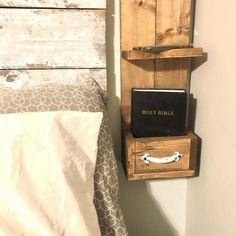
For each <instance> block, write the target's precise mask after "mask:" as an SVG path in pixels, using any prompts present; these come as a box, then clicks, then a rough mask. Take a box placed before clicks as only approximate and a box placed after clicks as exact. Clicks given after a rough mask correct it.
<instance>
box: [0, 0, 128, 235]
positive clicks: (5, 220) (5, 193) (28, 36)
mask: <svg viewBox="0 0 236 236" xmlns="http://www.w3.org/2000/svg"><path fill="white" fill-rule="evenodd" d="M0 6H1V8H0V12H1V14H0V25H1V35H0V40H1V45H2V48H1V51H0V54H1V56H0V69H1V70H0V129H1V134H0V145H1V151H0V173H1V174H0V185H1V188H0V189H1V190H0V191H1V194H0V235H3V236H5V235H6V236H8V235H26V236H28V235H29V236H34V235H43V236H46V235H69V236H73V235H82V236H86V235H91V236H96V235H98V236H99V235H104V236H110V235H111V236H112V235H114V236H115V235H117V236H118V235H119V236H122V235H128V233H127V230H126V226H125V223H124V219H123V215H122V212H121V209H120V207H119V188H118V177H117V165H116V159H115V157H114V151H113V146H112V139H111V135H110V128H109V125H108V118H107V113H106V102H107V97H106V54H105V11H106V8H105V7H106V6H105V1H103V0H96V1H94V0H93V1H92V0H91V1H90V0H86V1H85V0H76V1H69V0H67V1H55V0H51V1H47V2H46V1H40V0H38V1H37V0H35V1H22V0H21V1H8V0H5V1H3V0H0Z"/></svg>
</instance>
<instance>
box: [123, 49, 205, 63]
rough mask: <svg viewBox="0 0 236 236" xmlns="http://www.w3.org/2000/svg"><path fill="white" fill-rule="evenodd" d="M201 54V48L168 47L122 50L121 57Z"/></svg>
mask: <svg viewBox="0 0 236 236" xmlns="http://www.w3.org/2000/svg"><path fill="white" fill-rule="evenodd" d="M202 55H203V49H202V48H181V49H170V50H165V51H161V52H155V51H154V52H147V51H122V57H123V58H124V59H126V60H128V61H133V60H153V59H164V58H184V57H201V56H202Z"/></svg>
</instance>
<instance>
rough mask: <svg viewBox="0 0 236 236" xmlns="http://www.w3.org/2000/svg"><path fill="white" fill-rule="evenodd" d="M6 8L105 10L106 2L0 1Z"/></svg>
mask: <svg viewBox="0 0 236 236" xmlns="http://www.w3.org/2000/svg"><path fill="white" fill-rule="evenodd" d="M0 6H4V7H34V8H36V7H40V8H44V7H45V8H48V7H53V8H54V7H55V8H105V7H106V0H63V1H58V0H47V1H46V0H43V1H42V0H0Z"/></svg>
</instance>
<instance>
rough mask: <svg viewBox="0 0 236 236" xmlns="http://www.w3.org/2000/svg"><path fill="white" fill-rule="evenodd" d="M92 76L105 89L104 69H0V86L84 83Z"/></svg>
mask: <svg viewBox="0 0 236 236" xmlns="http://www.w3.org/2000/svg"><path fill="white" fill-rule="evenodd" d="M90 78H93V79H94V80H95V81H96V82H97V83H98V84H99V85H100V87H101V88H102V89H103V90H107V85H106V69H79V70H73V69H72V70H70V69H66V70H0V86H1V85H4V86H9V87H14V88H18V87H21V86H25V85H26V86H28V85H29V84H32V85H33V84H35V85H37V84H39V83H40V84H44V83H49V82H53V83H57V82H60V83H66V84H78V82H79V83H85V84H86V82H87V81H88V79H90Z"/></svg>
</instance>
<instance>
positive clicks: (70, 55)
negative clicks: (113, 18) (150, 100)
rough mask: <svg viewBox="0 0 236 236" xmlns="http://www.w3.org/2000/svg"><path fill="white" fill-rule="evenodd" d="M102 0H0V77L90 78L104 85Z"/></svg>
mask: <svg viewBox="0 0 236 236" xmlns="http://www.w3.org/2000/svg"><path fill="white" fill-rule="evenodd" d="M105 3H106V1H105V0H65V1H56V0H48V1H41V0H14V1H10V0H5V1H3V0H0V45H1V48H0V78H1V79H2V80H3V79H4V78H5V79H9V78H10V77H11V76H12V75H13V77H14V76H17V79H20V80H21V79H23V78H25V76H26V77H27V78H28V79H32V80H36V81H37V80H40V79H43V80H50V81H52V80H67V79H69V78H71V80H72V81H76V80H77V79H79V78H81V79H84V78H88V77H93V78H95V79H96V80H98V83H99V84H100V85H101V86H102V87H103V88H105V89H106V45H105V7H106V4H105ZM51 8H53V9H51ZM67 8H68V9H67ZM71 8H74V9H71ZM39 69H40V70H39ZM9 76H10V77H9ZM63 77H64V79H63Z"/></svg>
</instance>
